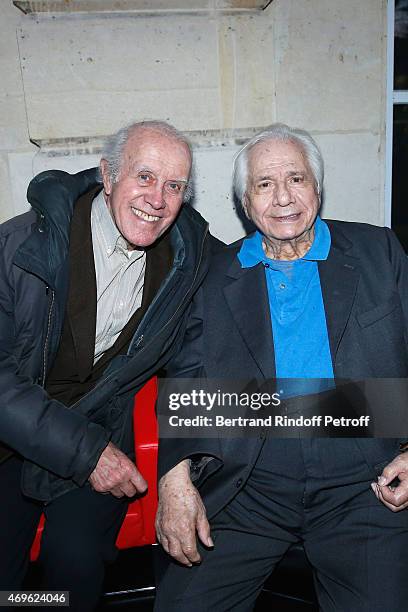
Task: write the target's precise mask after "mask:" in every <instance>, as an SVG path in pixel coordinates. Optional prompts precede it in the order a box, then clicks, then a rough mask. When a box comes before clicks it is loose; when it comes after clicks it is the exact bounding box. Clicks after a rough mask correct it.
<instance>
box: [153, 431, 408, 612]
mask: <svg viewBox="0 0 408 612" xmlns="http://www.w3.org/2000/svg"><path fill="white" fill-rule="evenodd" d="M242 443H243V444H245V440H243V441H242ZM375 479H376V474H375V473H374V471H373V469H372V468H370V467H369V466H368V465H367V464H366V463H365V461H364V459H363V457H362V455H361V454H360V451H359V450H358V448H357V446H356V444H355V442H354V441H353V440H338V439H337V440H336V439H320V440H319V439H309V440H306V439H304V440H272V441H267V442H266V443H265V445H264V447H263V450H262V452H261V455H260V457H259V459H258V461H257V463H256V465H255V467H254V470H253V472H252V474H251V476H250V478H249V481H248V482H247V483H246V485H245V487H244V488H243V489H242V490H241V491H240V492H239V493H238V494H237V496H236V497H235V498H234V499H233V501H232V502H230V503H229V504H228V506H226V508H224V510H222V511H221V512H220V513H219V514H218V515H217V516H216V517H215V518H214V519H213V520H212V521H211V527H212V536H213V539H214V543H215V545H214V549H213V550H211V551H206V550H202V556H203V561H202V563H201V565H199V566H194V567H192V568H184V567H181V566H178V565H176V564H175V563H171V564H170V565H169V566H168V569H167V570H166V572H165V573H164V575H163V577H162V580H161V581H160V584H159V588H158V595H157V598H156V606H155V610H156V611H157V612H176V611H177V612H187V611H189V612H190V611H191V610H194V612H209V611H211V612H226V611H227V610H231V611H232V610H233V611H234V612H248V611H249V610H252V609H253V606H254V603H255V601H256V598H257V596H258V594H259V592H260V590H261V589H262V585H263V583H264V581H265V580H266V578H267V577H268V576H269V574H270V573H271V572H272V571H273V569H274V568H275V566H276V564H277V563H278V562H279V560H280V559H281V558H282V556H283V555H284V554H285V552H286V551H287V549H288V548H289V547H290V546H291V544H292V543H294V542H302V543H303V545H304V548H305V552H306V555H307V557H308V558H309V561H310V562H311V564H312V566H313V568H314V575H315V587H316V591H317V596H318V599H319V606H320V609H321V610H322V611H324V612H384V611H385V610H387V611H389V612H402V611H403V610H406V609H407V601H408V580H407V575H408V510H403V511H401V512H399V513H393V512H391V511H390V510H389V509H388V508H386V507H385V506H384V505H383V504H381V502H379V501H378V500H377V498H376V497H375V495H374V494H373V492H372V490H371V488H370V482H372V481H374V480H375Z"/></svg>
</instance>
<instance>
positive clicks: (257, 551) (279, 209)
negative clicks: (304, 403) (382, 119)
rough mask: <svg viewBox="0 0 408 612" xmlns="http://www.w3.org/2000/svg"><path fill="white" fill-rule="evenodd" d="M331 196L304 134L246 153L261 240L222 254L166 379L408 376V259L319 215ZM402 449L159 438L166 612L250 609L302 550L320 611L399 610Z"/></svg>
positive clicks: (307, 441)
mask: <svg viewBox="0 0 408 612" xmlns="http://www.w3.org/2000/svg"><path fill="white" fill-rule="evenodd" d="M322 187H323V160H322V156H321V153H320V151H319V149H318V147H317V145H316V143H315V141H314V140H313V138H312V137H311V136H310V135H309V134H308V133H307V132H304V131H303V130H298V129H293V128H290V127H288V126H285V125H282V124H275V125H272V126H271V127H269V128H268V129H266V130H265V131H263V132H262V133H260V134H258V135H257V136H255V137H254V138H253V139H252V140H250V141H249V142H248V143H247V144H246V145H245V147H243V148H242V149H241V151H240V152H239V154H238V156H237V158H236V161H235V168H234V188H235V192H236V194H237V196H238V198H239V199H240V200H241V202H242V204H243V207H244V210H245V212H246V214H247V216H248V218H249V219H251V220H252V222H253V223H254V224H255V226H256V232H255V233H254V234H252V235H250V236H249V237H247V238H245V239H243V240H240V241H238V242H237V243H235V244H233V245H230V246H229V247H225V248H224V249H223V250H221V251H220V253H219V254H217V255H216V256H215V257H214V259H213V262H212V265H211V269H210V272H209V274H208V276H207V277H206V279H205V281H204V283H203V285H202V286H201V288H200V289H199V291H198V293H197V294H196V297H195V301H194V305H193V309H192V312H191V314H190V320H189V325H188V329H187V333H186V337H185V342H184V346H183V350H182V351H181V353H180V354H178V356H177V358H176V359H175V360H174V361H173V363H172V366H171V368H170V370H169V374H170V375H172V376H175V377H183V378H194V377H197V378H200V379H203V378H208V379H211V378H220V377H224V378H226V379H229V380H231V379H234V378H237V379H243V378H247V379H255V380H258V381H262V380H264V381H267V380H270V379H291V378H295V379H302V380H303V383H302V384H303V389H301V392H302V393H312V394H314V395H311V396H309V397H312V401H313V398H314V397H321V395H322V392H323V395H324V394H325V393H329V391H328V389H330V388H333V387H335V386H336V380H338V379H352V380H361V379H368V378H401V379H404V378H406V377H407V376H408V351H407V318H408V264H407V259H406V257H405V254H404V252H403V251H402V249H401V247H400V245H399V243H398V241H397V239H396V238H395V236H394V235H393V233H392V232H391V231H390V230H388V229H386V228H378V227H373V226H369V225H363V224H358V223H344V222H341V221H328V222H325V221H323V220H322V219H321V218H320V217H319V216H318V211H319V208H320V202H321V193H322ZM349 197H350V199H351V196H349ZM380 279H381V280H380ZM319 394H320V395H319ZM405 434H406V432H405ZM400 435H401V436H403V433H402V432H401V434H400ZM405 446H406V445H405V440H404V438H403V437H402V438H399V439H394V438H388V439H375V438H318V437H305V438H302V437H300V436H299V437H298V438H294V439H278V438H268V436H265V435H264V434H262V433H261V435H259V436H258V437H252V438H249V437H248V438H242V437H241V438H227V439H222V438H212V439H208V438H207V439H205V438H201V439H200V438H196V439H188V438H186V439H183V440H171V439H169V438H167V439H163V440H162V441H161V449H160V460H159V472H160V476H161V479H160V484H159V494H160V505H159V511H158V517H157V531H158V537H159V540H160V542H161V544H162V546H163V548H164V549H165V551H166V552H168V553H169V555H170V556H169V557H168V559H169V561H168V567H167V569H166V571H165V572H164V573H163V576H162V579H161V581H160V584H159V588H158V596H157V601H156V610H159V611H161V610H163V611H164V610H165V611H166V612H170V611H172V610H174V611H176V610H177V612H183V611H186V612H187V610H188V611H190V610H194V611H195V612H204V611H207V610H213V611H214V612H224V611H227V610H234V612H244V611H248V610H251V609H252V608H253V605H254V602H255V600H256V597H257V594H258V593H259V591H260V589H261V588H262V584H263V582H264V581H265V579H266V578H267V576H268V575H269V574H270V573H271V571H273V569H274V567H275V566H276V564H277V563H278V562H279V560H280V559H281V558H282V556H283V555H284V554H285V552H286V551H287V549H288V548H289V547H290V546H291V544H293V543H295V542H302V543H303V546H304V548H305V551H306V554H307V556H308V558H309V560H310V562H311V564H312V566H313V568H314V571H315V574H316V581H315V584H316V590H317V595H318V599H319V605H320V608H321V609H322V610H324V612H329V611H336V612H363V611H367V612H368V611H370V612H376V611H378V612H380V611H382V612H383V611H384V610H390V611H392V612H402V611H403V610H405V609H406V602H407V601H408V581H407V580H406V572H407V569H408V512H407V511H406V508H407V506H408V456H407V454H404V453H403V452H401V451H402V450H404V448H405ZM171 557H173V558H174V559H175V560H176V561H177V562H178V564H176V563H174V561H172V560H171ZM183 565H185V566H188V569H186V568H184V567H183Z"/></svg>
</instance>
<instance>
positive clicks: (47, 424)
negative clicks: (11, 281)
mask: <svg viewBox="0 0 408 612" xmlns="http://www.w3.org/2000/svg"><path fill="white" fill-rule="evenodd" d="M5 306H6V305H5V303H4V293H3V299H2V300H1V302H0V391H1V400H0V441H1V442H3V443H5V444H7V446H9V447H10V448H11V449H13V450H14V451H17V452H18V453H20V454H21V455H22V456H23V457H24V458H25V459H27V460H29V461H32V462H34V463H36V464H37V465H39V466H41V467H43V468H45V469H47V470H49V471H51V472H53V473H55V474H57V475H58V476H60V477H62V478H68V479H72V480H73V481H74V482H75V483H76V484H78V485H82V484H84V483H85V482H86V480H87V478H88V476H89V475H90V474H91V472H92V471H93V469H94V467H95V465H96V463H97V461H98V459H99V456H100V455H101V453H102V451H103V449H104V448H105V447H106V446H107V444H108V442H109V434H108V432H107V431H106V430H105V429H104V428H103V427H101V426H99V425H96V424H94V423H92V422H90V421H88V419H86V418H85V417H84V416H82V415H80V414H77V413H76V412H74V411H72V410H69V409H68V408H67V407H66V406H64V405H63V404H61V403H60V402H58V401H56V400H52V399H50V398H49V396H48V395H47V393H46V392H45V390H44V389H43V388H42V387H41V386H40V385H37V384H34V383H33V382H32V380H31V379H30V378H29V377H27V376H24V375H22V374H20V373H19V368H18V363H17V360H16V358H15V356H14V354H13V347H14V342H15V338H14V317H13V313H12V309H9V308H7V309H6V307H5Z"/></svg>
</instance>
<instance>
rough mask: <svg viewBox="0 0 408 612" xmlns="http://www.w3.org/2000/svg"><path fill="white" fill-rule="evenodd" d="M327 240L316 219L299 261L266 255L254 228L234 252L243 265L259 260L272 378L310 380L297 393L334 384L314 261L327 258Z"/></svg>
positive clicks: (324, 226) (326, 231) (324, 227)
mask: <svg viewBox="0 0 408 612" xmlns="http://www.w3.org/2000/svg"><path fill="white" fill-rule="evenodd" d="M330 244H331V237H330V230H329V228H328V227H327V224H326V223H325V222H324V221H322V220H321V219H320V217H317V218H316V223H315V237H314V240H313V244H312V246H311V247H310V249H309V251H308V252H307V253H306V254H305V255H304V256H303V257H301V258H300V259H296V260H294V261H283V260H273V259H269V258H268V257H267V256H266V255H265V253H264V250H263V248H262V234H261V233H260V232H258V231H257V232H255V234H253V235H252V236H250V237H248V238H246V239H245V240H244V242H243V243H242V246H241V249H240V251H239V253H238V259H239V261H240V264H241V267H242V268H251V267H253V266H256V265H257V264H259V263H260V262H261V263H262V264H263V266H264V269H265V275H266V282H267V288H268V298H269V307H270V312H271V320H272V330H273V341H274V348H275V366H276V377H277V378H278V379H282V378H296V379H314V381H310V382H305V381H304V380H303V381H299V385H300V387H299V389H298V391H299V392H301V393H302V394H304V393H318V392H321V391H323V390H326V389H328V388H332V387H333V381H332V379H333V378H334V374H333V365H332V359H331V354H330V346H329V337H328V333H327V324H326V315H325V311H324V305H323V297H322V290H321V286H320V277H319V271H318V267H317V262H318V261H321V260H324V259H327V257H328V254H329V250H330ZM327 379H329V380H327ZM330 379H331V380H330ZM292 391H293V385H292ZM296 394H297V392H296ZM285 395H286V394H285ZM289 395H293V392H291V393H289Z"/></svg>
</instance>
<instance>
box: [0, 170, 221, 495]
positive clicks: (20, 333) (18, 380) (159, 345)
mask: <svg viewBox="0 0 408 612" xmlns="http://www.w3.org/2000/svg"><path fill="white" fill-rule="evenodd" d="M97 183H98V172H97V169H95V168H93V169H90V170H85V171H84V172H80V173H78V174H76V175H69V174H67V173H65V172H61V171H47V172H43V173H42V174H40V175H38V176H37V177H36V178H34V179H33V181H32V182H31V183H30V186H29V188H28V192H27V197H28V200H29V202H30V204H31V205H32V207H33V210H31V211H30V212H28V213H25V214H23V215H20V216H18V217H15V218H14V219H11V220H10V221H8V222H6V223H4V224H3V225H2V226H0V398H1V399H0V442H3V443H5V444H6V445H8V446H9V447H10V448H11V449H13V450H15V451H17V452H18V453H20V454H21V455H22V456H23V457H24V458H25V459H26V462H25V466H24V470H23V479H22V489H23V492H24V494H26V495H28V496H30V497H33V498H36V499H39V500H42V501H50V500H51V499H53V498H54V497H56V496H58V495H61V494H62V493H64V492H66V491H68V490H69V489H71V488H73V487H75V486H82V485H83V484H84V483H85V482H86V481H87V479H88V477H89V475H90V473H91V472H92V471H93V469H94V468H95V466H96V463H97V461H98V458H99V456H100V454H101V452H102V451H103V449H104V448H105V447H106V445H107V444H108V442H109V440H112V442H114V443H115V444H117V445H118V446H119V447H120V443H121V439H122V437H123V433H124V431H123V430H124V427H125V426H126V423H127V419H126V416H128V415H129V410H131V409H132V406H133V398H134V394H135V392H136V391H137V390H138V389H139V388H140V387H141V386H142V385H143V384H144V383H145V382H146V380H148V379H149V378H150V377H151V376H152V375H154V374H155V373H156V372H157V371H158V370H159V369H160V368H161V367H163V366H164V364H165V363H166V362H167V361H168V359H169V358H170V357H171V355H173V354H174V352H175V351H177V350H178V347H179V345H180V342H181V339H182V336H183V334H184V329H185V315H186V310H187V308H188V306H189V303H190V299H191V297H192V295H193V293H194V292H195V290H196V289H197V287H198V286H199V285H200V283H201V281H202V279H203V277H204V275H205V273H206V270H207V267H208V255H209V251H210V240H211V239H210V237H209V235H208V232H207V223H206V222H205V221H204V219H203V218H202V217H201V216H200V215H199V214H198V213H197V212H196V211H194V210H193V209H192V208H191V207H189V206H184V207H183V208H182V210H181V212H180V214H179V216H178V218H177V220H176V222H175V224H174V225H173V227H172V229H171V231H170V237H171V243H172V249H173V252H174V261H173V266H172V269H171V270H170V272H169V274H168V275H167V277H166V279H165V280H164V282H163V283H162V285H161V287H160V289H159V291H158V293H157V294H156V296H155V298H154V299H153V301H152V303H151V304H150V306H149V308H148V310H147V312H146V313H145V316H144V317H143V319H142V321H141V322H140V324H139V326H138V328H137V331H136V334H135V336H134V337H133V339H132V341H131V343H130V346H129V349H128V351H127V354H126V355H118V356H116V357H115V358H114V359H113V361H112V362H111V363H110V364H109V366H108V367H107V370H106V371H105V372H104V375H103V376H102V378H101V379H100V380H99V382H98V383H97V385H96V387H95V388H94V389H93V390H92V391H91V392H89V393H87V394H86V395H85V396H83V397H82V398H81V399H80V400H79V401H78V402H76V403H75V404H74V405H73V406H71V407H70V408H68V407H66V406H64V405H63V404H62V403H60V402H58V401H56V400H53V399H50V397H49V396H48V395H47V393H46V392H45V390H44V384H45V380H46V376H47V372H49V369H50V366H51V364H52V363H53V360H54V358H55V355H56V351H57V349H58V345H59V341H60V337H61V329H62V324H63V320H64V314H65V306H66V300H67V294H68V285H69V274H68V253H69V232H70V221H71V217H72V212H73V207H74V204H75V202H76V201H77V199H78V198H79V197H80V196H81V195H83V194H84V193H87V192H88V191H89V190H90V189H92V188H94V187H95V185H96V184H97Z"/></svg>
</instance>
